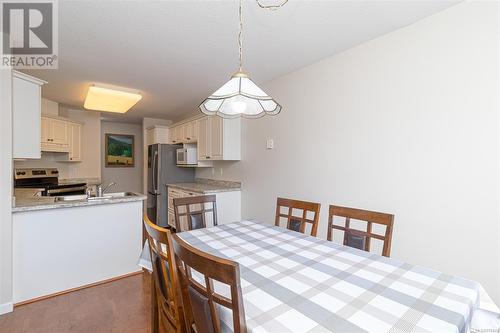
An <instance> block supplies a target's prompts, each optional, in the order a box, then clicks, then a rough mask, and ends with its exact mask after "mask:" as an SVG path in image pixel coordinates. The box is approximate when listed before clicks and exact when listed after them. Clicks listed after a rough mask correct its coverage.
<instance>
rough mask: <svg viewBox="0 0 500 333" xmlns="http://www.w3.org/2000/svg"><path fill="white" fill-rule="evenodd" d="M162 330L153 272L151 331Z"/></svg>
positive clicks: (155, 332)
mask: <svg viewBox="0 0 500 333" xmlns="http://www.w3.org/2000/svg"><path fill="white" fill-rule="evenodd" d="M159 332H160V322H159V318H158V301H157V299H156V286H155V279H154V277H153V274H151V333H159Z"/></svg>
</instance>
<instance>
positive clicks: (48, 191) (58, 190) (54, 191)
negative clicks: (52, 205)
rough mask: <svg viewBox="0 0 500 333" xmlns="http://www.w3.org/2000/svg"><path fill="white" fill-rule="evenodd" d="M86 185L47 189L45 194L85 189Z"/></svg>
mask: <svg viewBox="0 0 500 333" xmlns="http://www.w3.org/2000/svg"><path fill="white" fill-rule="evenodd" d="M86 189H87V186H78V187H67V188H56V189H52V190H47V194H49V195H50V194H58V193H66V192H74V191H81V190H86Z"/></svg>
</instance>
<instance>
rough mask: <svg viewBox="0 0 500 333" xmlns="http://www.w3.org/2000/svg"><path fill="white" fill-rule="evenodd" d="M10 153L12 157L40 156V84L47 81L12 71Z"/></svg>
mask: <svg viewBox="0 0 500 333" xmlns="http://www.w3.org/2000/svg"><path fill="white" fill-rule="evenodd" d="M12 73H13V79H12V125H13V129H12V136H13V137H12V139H13V140H12V150H13V151H12V153H13V157H14V158H40V157H41V154H40V128H41V122H40V114H41V100H42V94H41V86H42V85H43V84H45V83H47V82H45V81H42V80H39V79H37V78H35V77H33V76H30V75H26V74H24V73H21V72H18V71H12Z"/></svg>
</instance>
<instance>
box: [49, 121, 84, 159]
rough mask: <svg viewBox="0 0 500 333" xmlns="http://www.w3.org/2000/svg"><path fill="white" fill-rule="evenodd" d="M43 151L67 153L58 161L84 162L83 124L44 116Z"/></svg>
mask: <svg viewBox="0 0 500 333" xmlns="http://www.w3.org/2000/svg"><path fill="white" fill-rule="evenodd" d="M41 128H42V133H41V141H42V151H46V152H56V153H67V154H65V155H63V156H61V157H62V159H61V158H59V159H58V161H61V162H81V161H82V124H81V123H78V122H76V121H74V120H71V119H68V118H61V117H56V116H42V126H41Z"/></svg>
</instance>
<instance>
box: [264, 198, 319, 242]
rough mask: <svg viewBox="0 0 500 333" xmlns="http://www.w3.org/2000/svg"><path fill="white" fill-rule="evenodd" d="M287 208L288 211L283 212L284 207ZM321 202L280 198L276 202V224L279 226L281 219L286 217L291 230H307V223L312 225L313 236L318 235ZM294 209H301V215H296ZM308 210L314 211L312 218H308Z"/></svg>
mask: <svg viewBox="0 0 500 333" xmlns="http://www.w3.org/2000/svg"><path fill="white" fill-rule="evenodd" d="M283 207H285V208H288V209H286V213H282V208H283ZM320 208H321V204H319V203H315V202H308V201H299V200H292V199H284V198H278V200H277V202H276V218H275V221H274V225H275V226H277V227H279V226H280V222H281V219H282V218H284V219H286V227H287V228H288V229H290V230H294V231H298V232H301V233H303V234H304V233H305V232H306V226H307V224H310V225H311V233H310V234H311V236H316V234H317V232H318V221H319V210H320ZM294 210H296V211H297V210H298V211H300V216H295V215H294V213H293V212H294ZM308 212H310V213H312V218H308V216H307V215H308V214H307V213H308Z"/></svg>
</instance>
